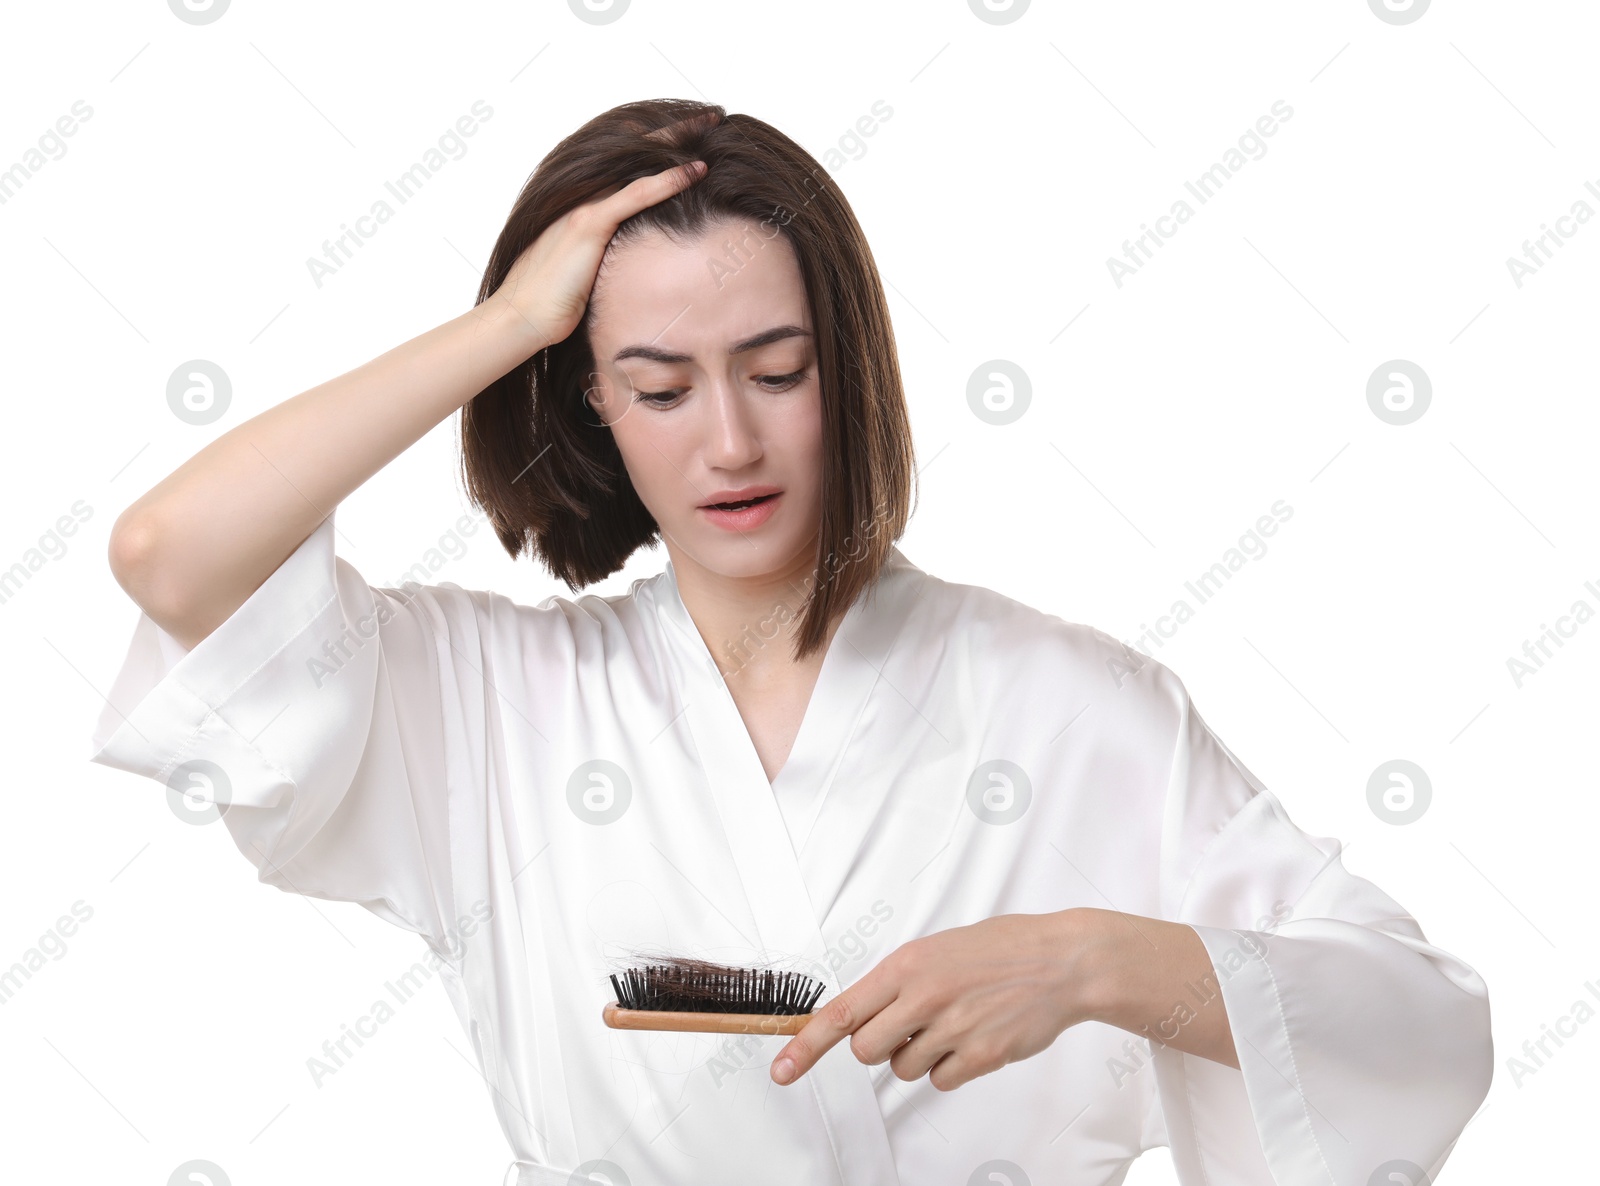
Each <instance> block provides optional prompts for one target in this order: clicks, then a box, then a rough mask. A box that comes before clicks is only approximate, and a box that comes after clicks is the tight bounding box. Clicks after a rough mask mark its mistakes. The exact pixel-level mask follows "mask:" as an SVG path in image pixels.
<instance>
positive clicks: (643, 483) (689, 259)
mask: <svg viewBox="0 0 1600 1186" xmlns="http://www.w3.org/2000/svg"><path fill="white" fill-rule="evenodd" d="M730 244H731V245H733V250H731V251H730V250H729V245H730ZM590 301H591V309H592V313H593V316H592V320H591V322H590V325H589V342H590V345H591V346H592V347H593V349H594V357H595V362H594V365H595V371H594V373H593V374H592V375H591V376H590V390H589V392H588V399H589V401H590V404H591V406H593V407H594V408H595V410H596V411H597V412H598V413H599V415H600V418H601V419H602V420H604V421H605V423H607V424H608V425H610V427H611V432H612V435H613V436H614V437H615V439H616V443H617V448H618V450H619V451H620V452H621V454H622V460H623V463H624V464H625V465H626V466H627V470H628V476H629V478H630V479H631V480H632V482H633V486H634V489H635V490H636V491H638V494H639V498H640V500H641V501H642V502H643V503H644V505H645V507H646V509H647V510H649V512H650V513H651V515H653V516H654V517H655V521H656V524H657V525H658V526H659V527H660V528H661V536H662V539H663V540H664V541H665V542H666V545H667V549H668V554H669V555H670V557H671V558H672V562H673V564H674V566H676V567H678V568H680V569H681V568H683V567H684V566H685V565H686V564H696V565H698V566H700V567H701V568H703V569H705V570H707V571H710V572H714V573H718V574H720V575H722V576H726V577H761V576H777V575H785V576H786V575H788V574H790V573H792V572H793V571H794V570H795V569H796V568H798V567H800V566H805V565H809V564H811V563H812V562H813V561H814V558H815V555H816V541H817V535H818V531H819V528H820V524H821V516H822V402H821V396H820V387H819V384H818V381H817V366H816V351H815V349H814V344H813V338H812V336H811V333H812V325H811V318H810V314H809V312H808V310H807V307H806V293H805V284H804V281H803V280H802V279H801V276H800V267H799V264H798V262H797V261H796V259H795V256H794V251H793V249H792V248H791V247H790V246H789V243H788V240H787V239H785V238H784V237H783V236H782V235H781V234H779V233H777V232H776V230H775V229H774V228H772V227H761V226H758V225H757V224H756V223H754V222H724V223H722V224H720V225H717V226H714V227H712V228H711V229H710V230H709V231H708V232H707V233H706V234H704V235H703V236H701V237H700V238H699V239H697V240H695V241H693V242H688V243H685V244H682V245H680V244H676V243H674V242H672V241H671V240H670V239H668V238H667V237H666V236H665V235H662V234H659V233H652V234H650V235H648V236H644V237H641V238H638V239H635V240H633V241H631V242H629V243H627V244H626V245H623V246H620V247H614V248H612V249H611V251H609V252H608V254H607V256H606V259H605V261H604V262H603V263H602V265H601V268H600V271H599V274H598V276H597V278H596V280H595V286H594V291H593V293H592V294H591V297H590ZM751 488H760V489H762V490H777V491H779V492H780V493H779V494H778V496H777V497H776V498H774V499H772V500H770V501H771V505H770V506H769V507H765V508H757V509H756V511H755V512H754V513H755V515H756V516H758V518H756V519H754V520H750V519H748V518H744V519H736V518H734V517H731V516H719V515H717V514H714V513H713V512H711V511H708V510H707V509H706V507H707V504H710V503H713V502H719V501H723V500H726V499H731V498H733V497H735V494H733V493H729V492H740V491H745V490H750V489H751Z"/></svg>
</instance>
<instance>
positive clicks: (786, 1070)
mask: <svg viewBox="0 0 1600 1186" xmlns="http://www.w3.org/2000/svg"><path fill="white" fill-rule="evenodd" d="M772 1077H773V1078H774V1079H776V1080H777V1081H778V1082H779V1083H787V1082H788V1081H789V1080H790V1079H793V1078H794V1059H792V1058H780V1059H779V1060H778V1061H777V1062H775V1063H773V1064H772Z"/></svg>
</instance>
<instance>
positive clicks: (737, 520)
mask: <svg viewBox="0 0 1600 1186" xmlns="http://www.w3.org/2000/svg"><path fill="white" fill-rule="evenodd" d="M782 497H783V492H782V491H781V490H780V491H779V492H778V493H777V494H763V495H761V496H760V497H759V498H747V499H744V500H743V501H741V502H719V503H712V504H711V505H709V506H703V507H701V508H700V509H701V510H702V511H704V512H705V514H706V517H707V518H709V519H710V520H711V521H712V522H713V523H715V524H716V525H717V526H718V527H725V528H729V529H731V530H735V531H749V530H750V529H751V528H754V527H759V526H761V524H763V523H765V522H766V521H767V520H768V519H769V518H771V517H772V514H773V512H774V510H775V509H776V507H777V503H778V500H779V499H780V498H782Z"/></svg>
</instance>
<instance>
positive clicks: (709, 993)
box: [611, 959, 827, 1016]
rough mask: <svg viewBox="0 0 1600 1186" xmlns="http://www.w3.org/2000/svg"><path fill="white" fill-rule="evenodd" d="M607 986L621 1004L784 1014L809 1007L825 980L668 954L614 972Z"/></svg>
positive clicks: (692, 1010) (814, 1001)
mask: <svg viewBox="0 0 1600 1186" xmlns="http://www.w3.org/2000/svg"><path fill="white" fill-rule="evenodd" d="M611 987H612V988H614V989H615V990H616V993H617V1004H618V1005H620V1006H621V1007H622V1008H624V1009H648V1010H674V1011H685V1012H691V1013H766V1014H772V1015H775V1016H789V1015H791V1014H795V1013H809V1012H811V1007H812V1006H813V1005H815V1004H816V1003H817V998H818V997H820V996H821V995H822V990H823V989H824V988H826V987H827V986H826V985H825V984H823V983H822V982H821V981H819V980H817V979H815V978H814V977H811V976H807V975H805V974H804V973H801V972H769V971H763V970H760V969H756V968H731V967H728V966H727V965H726V964H712V963H707V962H706V961H705V960H695V959H672V960H668V961H667V962H665V963H657V964H646V965H644V966H642V967H637V968H630V969H628V970H627V971H626V972H623V973H621V975H620V976H619V975H616V974H613V975H612V977H611Z"/></svg>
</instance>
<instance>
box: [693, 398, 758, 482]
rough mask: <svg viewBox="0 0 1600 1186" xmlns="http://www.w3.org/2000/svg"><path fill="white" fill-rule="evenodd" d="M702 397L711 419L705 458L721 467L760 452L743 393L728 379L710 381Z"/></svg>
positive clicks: (730, 466) (745, 461) (734, 465)
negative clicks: (707, 397)
mask: <svg viewBox="0 0 1600 1186" xmlns="http://www.w3.org/2000/svg"><path fill="white" fill-rule="evenodd" d="M710 394H711V398H710V399H709V400H707V401H706V406H707V407H708V408H709V409H710V413H709V414H710V417H711V423H710V424H709V425H707V430H706V434H705V440H706V452H707V455H708V458H709V460H711V461H712V462H713V463H714V464H716V465H717V466H718V467H719V468H722V469H738V468H739V467H740V466H743V465H748V464H749V463H750V462H752V461H754V460H755V459H756V458H757V457H759V456H760V455H761V443H760V440H759V439H758V437H757V435H756V424H755V422H754V417H753V415H752V412H751V409H750V408H749V406H748V405H747V404H746V402H745V397H744V394H743V393H742V392H741V391H739V390H738V388H737V387H736V386H735V385H734V384H733V383H731V382H730V381H728V380H725V379H724V380H718V381H716V382H715V383H714V384H713V385H712V389H711V392H710Z"/></svg>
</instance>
